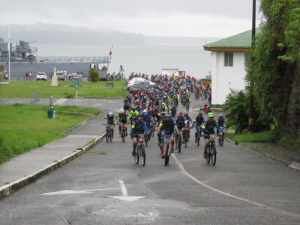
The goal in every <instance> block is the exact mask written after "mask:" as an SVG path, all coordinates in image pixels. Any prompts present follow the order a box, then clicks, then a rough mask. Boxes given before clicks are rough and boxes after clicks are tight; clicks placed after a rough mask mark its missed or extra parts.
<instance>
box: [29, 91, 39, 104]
mask: <svg viewBox="0 0 300 225" xmlns="http://www.w3.org/2000/svg"><path fill="white" fill-rule="evenodd" d="M39 100H40V99H39V92H38V91H37V92H35V93H32V94H31V103H35V102H37V101H39Z"/></svg>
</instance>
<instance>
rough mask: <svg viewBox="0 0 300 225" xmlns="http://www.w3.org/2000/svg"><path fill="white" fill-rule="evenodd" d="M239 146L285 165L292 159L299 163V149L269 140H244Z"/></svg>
mask: <svg viewBox="0 0 300 225" xmlns="http://www.w3.org/2000/svg"><path fill="white" fill-rule="evenodd" d="M240 145H241V146H243V147H246V148H248V149H250V150H252V151H255V152H257V153H259V154H261V155H263V156H267V157H268V158H273V159H274V160H277V161H280V162H282V163H284V164H286V165H289V164H291V163H292V162H293V161H294V162H297V163H300V151H298V150H295V149H292V148H288V147H285V146H282V145H278V144H274V143H269V142H244V143H240Z"/></svg>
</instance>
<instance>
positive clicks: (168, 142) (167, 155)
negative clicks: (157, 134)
mask: <svg viewBox="0 0 300 225" xmlns="http://www.w3.org/2000/svg"><path fill="white" fill-rule="evenodd" d="M165 137H166V139H167V140H166V143H165V166H167V165H168V164H169V159H170V155H171V148H170V145H171V135H165Z"/></svg>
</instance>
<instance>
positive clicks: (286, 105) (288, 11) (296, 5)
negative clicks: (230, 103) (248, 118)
mask: <svg viewBox="0 0 300 225" xmlns="http://www.w3.org/2000/svg"><path fill="white" fill-rule="evenodd" d="M261 11H262V13H263V16H264V17H265V21H264V22H263V23H262V24H261V32H260V34H259V35H258V36H257V38H256V40H255V45H254V48H253V50H252V51H251V56H252V58H253V62H252V63H251V64H250V67H249V68H250V69H249V73H248V79H249V80H252V81H253V82H254V96H255V99H256V101H258V105H259V107H260V110H259V111H260V114H259V117H258V119H259V120H261V121H263V120H266V119H268V118H274V119H275V120H276V121H277V127H276V130H277V131H278V133H280V134H281V137H282V138H281V141H282V142H284V143H285V144H290V145H293V147H299V146H300V138H299V137H300V120H299V115H300V74H299V71H300V70H299V66H300V52H299V50H300V41H299V40H300V1H299V0H261ZM256 119H257V118H256ZM287 140H289V141H287ZM291 140H293V141H291Z"/></svg>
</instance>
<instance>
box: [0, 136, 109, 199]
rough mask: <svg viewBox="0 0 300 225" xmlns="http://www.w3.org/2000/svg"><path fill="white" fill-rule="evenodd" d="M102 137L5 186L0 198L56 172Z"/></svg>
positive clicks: (97, 142)
mask: <svg viewBox="0 0 300 225" xmlns="http://www.w3.org/2000/svg"><path fill="white" fill-rule="evenodd" d="M104 137H105V133H103V134H102V135H100V136H99V137H98V138H96V139H95V140H94V141H93V143H91V144H89V145H87V146H84V147H82V148H79V149H77V151H76V152H74V153H72V154H71V155H69V156H67V157H65V158H62V159H60V160H58V161H57V162H55V163H51V164H50V165H48V166H46V167H44V168H43V169H40V170H38V171H36V172H34V173H32V174H30V175H28V176H26V177H24V178H21V179H19V180H16V181H14V182H13V183H11V184H7V185H4V186H2V187H0V198H2V197H5V196H7V195H10V194H12V193H13V192H15V191H17V190H18V189H20V188H22V187H25V186H26V185H28V184H30V183H32V182H35V181H36V180H37V179H39V178H41V177H43V176H44V175H46V174H49V173H50V172H52V171H54V170H56V169H57V168H60V167H62V166H64V165H66V164H67V163H69V162H71V161H72V160H74V159H76V158H78V157H79V156H81V155H82V154H83V153H84V152H86V151H88V150H90V149H91V148H93V147H95V146H96V145H97V144H99V143H100V142H101V141H102V140H103V138H104Z"/></svg>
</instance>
